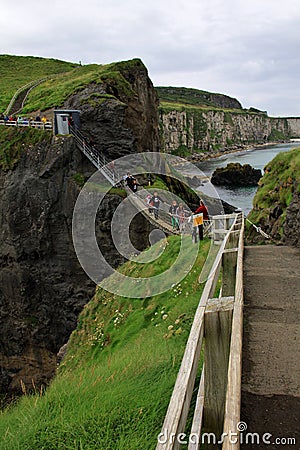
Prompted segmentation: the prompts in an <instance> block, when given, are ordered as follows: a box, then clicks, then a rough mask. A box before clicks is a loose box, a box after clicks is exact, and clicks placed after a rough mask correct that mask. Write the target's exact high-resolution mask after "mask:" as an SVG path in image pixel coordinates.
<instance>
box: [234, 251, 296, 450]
mask: <svg viewBox="0 0 300 450" xmlns="http://www.w3.org/2000/svg"><path fill="white" fill-rule="evenodd" d="M244 283H245V284H244V286H245V309H244V339H243V376H242V415H241V420H242V421H244V422H246V424H247V431H246V432H244V433H243V437H244V438H245V437H246V433H247V432H249V433H254V432H256V433H258V434H259V436H260V440H259V444H258V443H255V444H249V443H248V445H246V444H245V443H244V444H242V445H241V448H246V449H252V448H253V449H264V448H266V449H275V448H276V449H278V448H285V449H288V448H291V449H298V448H300V433H299V428H300V427H299V420H300V352H299V341H300V340H299V337H300V320H299V319H300V250H299V249H295V248H292V247H284V246H271V245H270V246H254V247H246V249H245V269H244ZM264 433H269V435H272V437H270V436H269V435H268V436H266V437H265V439H266V441H268V442H270V444H268V443H264V442H262V436H263V435H264ZM276 438H283V439H282V440H281V441H278V443H276V444H275V439H276ZM288 438H296V444H294V443H293V442H292V441H290V442H288ZM250 442H251V441H250ZM279 442H280V444H279Z"/></svg>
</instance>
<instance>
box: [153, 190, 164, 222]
mask: <svg viewBox="0 0 300 450" xmlns="http://www.w3.org/2000/svg"><path fill="white" fill-rule="evenodd" d="M161 202H162V203H164V201H163V199H162V198H161V197H160V196H159V195H158V193H157V192H156V191H155V192H154V194H153V197H152V198H151V200H150V204H151V203H153V209H154V217H155V219H158V215H159V205H160V203H161Z"/></svg>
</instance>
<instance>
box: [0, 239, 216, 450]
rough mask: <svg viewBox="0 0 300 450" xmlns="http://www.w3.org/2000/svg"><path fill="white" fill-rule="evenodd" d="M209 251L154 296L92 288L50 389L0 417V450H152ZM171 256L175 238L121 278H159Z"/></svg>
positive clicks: (175, 249)
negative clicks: (130, 295) (127, 295)
mask: <svg viewBox="0 0 300 450" xmlns="http://www.w3.org/2000/svg"><path fill="white" fill-rule="evenodd" d="M187 238H188V239H189V240H190V237H187ZM159 245H161V243H158V244H156V246H153V247H152V249H151V250H150V251H153V252H155V251H157V246H159ZM191 245H193V244H192V243H191ZM209 245H210V242H209V241H208V240H205V241H204V242H203V244H202V245H201V249H200V251H199V254H198V257H197V260H196V262H195V264H194V266H193V267H192V268H191V270H190V271H189V273H187V275H186V277H185V279H184V280H183V281H182V282H181V283H179V284H177V285H176V286H173V287H172V288H171V289H170V290H169V291H167V292H165V293H162V294H160V295H156V296H154V297H148V298H145V299H133V298H124V297H118V296H116V295H113V294H110V293H108V292H106V291H103V290H102V289H99V288H98V289H97V292H96V295H95V297H94V298H93V300H92V301H91V302H90V303H89V304H87V305H86V307H85V308H84V311H83V312H82V314H81V316H80V317H79V322H78V327H77V329H76V330H75V331H74V333H73V335H72V337H71V339H70V343H69V349H68V353H67V357H66V359H65V360H64V362H63V363H62V364H61V366H60V367H59V369H58V375H57V377H56V379H55V380H54V381H53V382H52V385H51V386H50V387H49V388H48V390H47V391H46V392H45V393H43V395H39V393H36V394H35V395H33V396H26V397H24V398H23V399H22V400H21V401H20V403H19V404H18V405H17V406H16V407H12V408H11V409H9V410H8V411H6V412H3V413H2V414H1V415H0V419H1V420H0V449H1V450H4V449H5V450H10V449H11V450H15V449H17V448H20V449H22V450H29V449H30V450H40V449H42V448H45V449H47V450H52V449H53V450H54V449H55V450H56V449H58V448H63V449H64V450H68V449H72V450H73V449H75V448H76V449H77V448H78V449H79V448H82V449H83V448H84V449H90V450H91V449H95V450H96V449H97V450H104V449H105V450H110V449H111V450H121V449H122V450H124V449H130V450H135V449H136V450H140V449H153V448H155V446H156V443H157V435H158V433H159V432H160V430H161V426H162V423H163V418H164V415H165V412H166V409H167V406H168V402H169V398H170V395H171V392H172V389H173V385H174V382H175V379H176V376H177V372H178V369H179V365H180V362H181V358H182V355H183V352H184V347H185V343H186V340H187V337H188V334H189V329H190V326H191V323H192V320H193V315H194V312H195V309H196V307H197V304H198V302H199V299H200V296H201V292H202V286H201V285H199V283H198V276H199V273H200V271H201V267H202V266H203V264H204V261H205V258H206V255H207V252H208V248H209ZM179 248H180V238H179V237H177V236H172V237H170V238H169V240H168V245H167V247H166V250H165V251H164V252H163V254H162V255H161V256H160V257H159V259H158V260H157V261H155V262H152V263H148V264H144V265H142V268H141V264H137V263H134V262H128V263H126V264H125V265H124V266H123V267H122V268H121V271H122V272H123V273H125V274H127V275H128V276H140V277H146V278H147V277H149V276H152V275H154V274H155V273H161V272H162V271H163V270H165V269H166V268H167V267H169V265H170V264H172V262H173V261H174V260H175V259H176V257H177V255H178V252H179Z"/></svg>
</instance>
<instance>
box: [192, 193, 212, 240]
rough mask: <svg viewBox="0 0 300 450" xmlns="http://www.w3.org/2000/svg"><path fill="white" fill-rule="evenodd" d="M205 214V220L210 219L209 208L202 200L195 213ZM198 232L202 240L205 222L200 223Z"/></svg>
mask: <svg viewBox="0 0 300 450" xmlns="http://www.w3.org/2000/svg"><path fill="white" fill-rule="evenodd" d="M201 213H202V214H203V220H209V215H208V209H207V207H206V206H205V205H204V203H203V201H202V200H200V204H199V206H198V208H197V209H196V211H195V212H194V214H201ZM198 233H199V239H200V241H203V224H201V225H198Z"/></svg>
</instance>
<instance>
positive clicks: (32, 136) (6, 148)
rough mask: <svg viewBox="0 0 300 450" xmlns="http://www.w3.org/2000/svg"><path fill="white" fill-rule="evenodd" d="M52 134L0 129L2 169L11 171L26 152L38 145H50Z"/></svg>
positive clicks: (32, 129)
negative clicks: (42, 143)
mask: <svg viewBox="0 0 300 450" xmlns="http://www.w3.org/2000/svg"><path fill="white" fill-rule="evenodd" d="M51 139H52V133H49V131H44V130H36V129H35V128H27V127H24V128H17V127H4V126H1V127H0V169H2V170H10V169H13V168H14V167H15V165H16V164H17V162H18V161H19V159H20V157H21V156H22V154H23V153H24V152H25V151H28V150H30V149H31V148H33V147H34V146H35V145H36V144H38V143H41V142H44V143H49V142H51Z"/></svg>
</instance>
